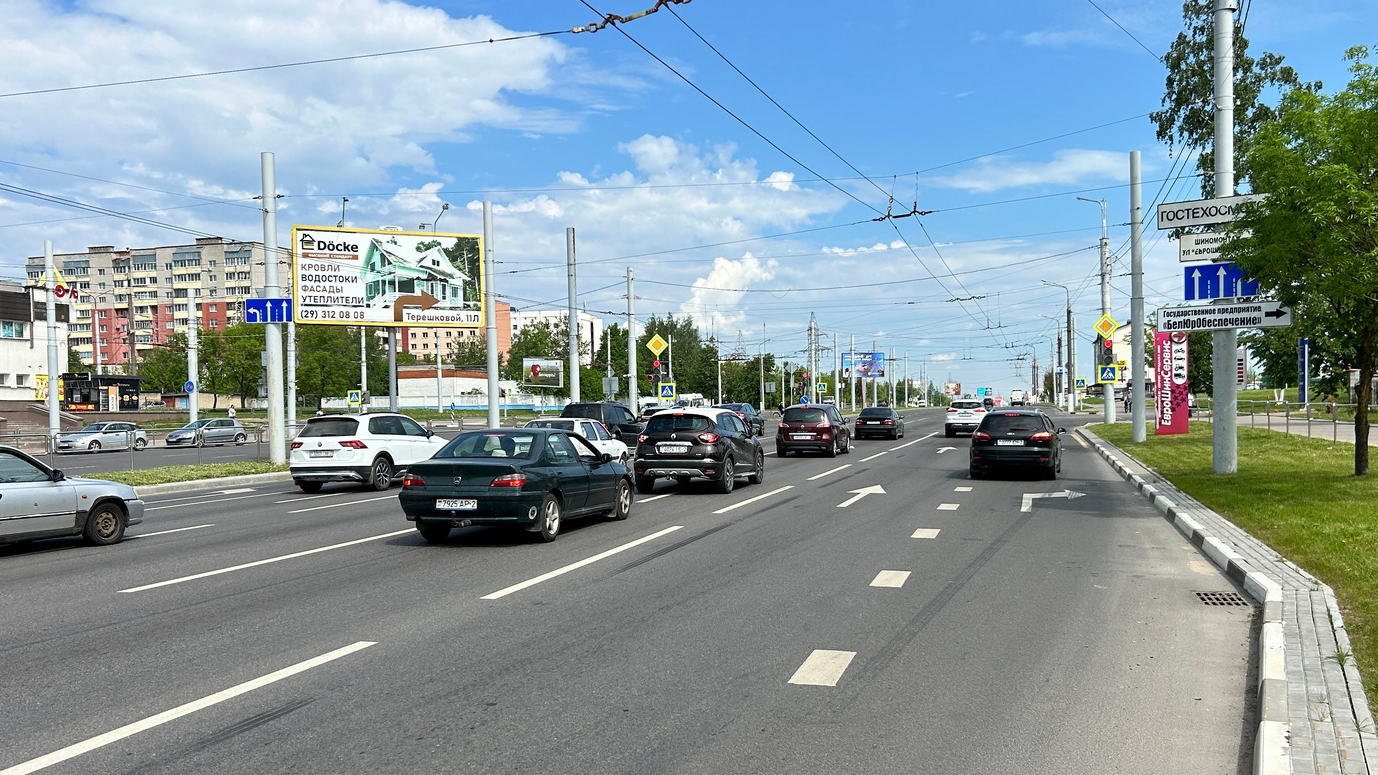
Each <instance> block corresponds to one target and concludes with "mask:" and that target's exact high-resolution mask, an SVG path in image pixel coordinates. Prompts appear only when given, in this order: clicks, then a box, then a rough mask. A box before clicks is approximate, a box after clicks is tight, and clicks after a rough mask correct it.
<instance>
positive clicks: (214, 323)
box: [211, 318, 220, 328]
mask: <svg viewBox="0 0 1378 775" xmlns="http://www.w3.org/2000/svg"><path fill="white" fill-rule="evenodd" d="M219 327H220V321H219V320H215V319H213V318H212V319H211V328H219Z"/></svg>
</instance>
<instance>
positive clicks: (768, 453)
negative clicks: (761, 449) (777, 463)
mask: <svg viewBox="0 0 1378 775" xmlns="http://www.w3.org/2000/svg"><path fill="white" fill-rule="evenodd" d="M766 454H767V455H774V454H775V453H774V452H767V453H766Z"/></svg>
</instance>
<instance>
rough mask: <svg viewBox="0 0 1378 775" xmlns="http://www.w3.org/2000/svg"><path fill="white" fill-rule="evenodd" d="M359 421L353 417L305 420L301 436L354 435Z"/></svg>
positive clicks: (356, 433) (357, 429) (357, 430)
mask: <svg viewBox="0 0 1378 775" xmlns="http://www.w3.org/2000/svg"><path fill="white" fill-rule="evenodd" d="M358 433H359V421H358V420H356V419H354V418H353V417H322V418H317V419H312V420H307V421H306V427H305V428H302V429H301V434H300V435H302V436H356V435H358Z"/></svg>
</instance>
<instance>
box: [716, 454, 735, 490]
mask: <svg viewBox="0 0 1378 775" xmlns="http://www.w3.org/2000/svg"><path fill="white" fill-rule="evenodd" d="M736 486H737V464H736V463H735V462H733V460H732V456H731V455H728V456H727V459H726V460H723V461H722V473H721V474H719V475H718V492H720V493H722V494H723V495H726V494H728V493H730V492H732V488H733V487H736Z"/></svg>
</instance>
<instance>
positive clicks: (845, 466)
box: [808, 463, 852, 482]
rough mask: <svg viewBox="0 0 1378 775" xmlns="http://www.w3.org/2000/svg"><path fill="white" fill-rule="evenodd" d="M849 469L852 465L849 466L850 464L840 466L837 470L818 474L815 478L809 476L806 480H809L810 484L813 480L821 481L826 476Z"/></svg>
mask: <svg viewBox="0 0 1378 775" xmlns="http://www.w3.org/2000/svg"><path fill="white" fill-rule="evenodd" d="M851 467H852V464H851V463H848V464H846V465H841V466H838V467H837V468H834V469H833V470H831V471H824V472H823V473H821V474H818V475H817V476H810V477H809V479H808V480H809V481H810V482H812V481H813V480H814V479H822V478H823V477H825V476H827V475H828V474H835V473H837V472H838V471H841V470H842V469H844V468H851Z"/></svg>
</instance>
